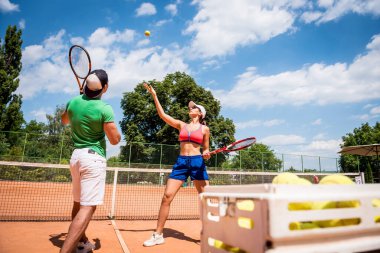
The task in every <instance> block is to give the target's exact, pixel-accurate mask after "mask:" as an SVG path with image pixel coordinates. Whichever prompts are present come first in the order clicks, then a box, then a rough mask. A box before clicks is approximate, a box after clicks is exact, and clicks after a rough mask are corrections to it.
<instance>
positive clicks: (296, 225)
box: [289, 222, 319, 230]
mask: <svg viewBox="0 0 380 253" xmlns="http://www.w3.org/2000/svg"><path fill="white" fill-rule="evenodd" d="M314 228H319V226H318V224H316V223H315V222H291V223H290V224H289V230H304V229H314Z"/></svg>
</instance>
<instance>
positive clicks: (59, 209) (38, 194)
mask: <svg viewBox="0 0 380 253" xmlns="http://www.w3.org/2000/svg"><path fill="white" fill-rule="evenodd" d="M170 172H171V169H154V168H153V169H152V168H120V167H108V168H107V174H106V190H105V198H104V204H103V205H100V206H98V207H97V210H96V212H95V214H94V216H93V219H97V220H101V219H109V218H113V219H127V220H147V219H157V217H158V211H159V208H160V203H161V199H162V196H163V193H164V189H165V183H166V179H167V177H168V176H169V174H170ZM208 173H209V176H210V184H211V185H239V184H262V183H271V182H272V179H273V178H274V177H275V176H276V175H278V174H279V172H244V171H208ZM295 174H297V175H298V176H300V177H303V178H307V179H309V180H310V181H311V180H312V177H313V176H314V175H317V176H318V177H319V178H322V177H323V176H325V175H327V174H331V173H295ZM345 175H347V176H349V177H351V178H354V177H356V176H359V174H358V173H345ZM72 201H73V200H72V193H71V177H70V170H69V165H67V164H66V165H65V164H45V163H28V162H12V161H0V220H1V221H65V220H71V217H70V215H71V207H72ZM198 202H199V200H198V195H197V191H196V189H195V187H194V186H193V185H192V183H191V182H184V184H183V185H182V187H181V189H180V191H179V192H178V193H177V195H176V197H175V198H174V200H173V202H172V204H171V208H170V214H169V217H168V219H198V218H199V206H198V204H199V203H198Z"/></svg>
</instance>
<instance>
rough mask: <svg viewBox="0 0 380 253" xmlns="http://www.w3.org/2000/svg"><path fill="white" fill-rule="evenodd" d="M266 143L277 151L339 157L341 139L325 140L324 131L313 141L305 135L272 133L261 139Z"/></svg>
mask: <svg viewBox="0 0 380 253" xmlns="http://www.w3.org/2000/svg"><path fill="white" fill-rule="evenodd" d="M261 142H262V143H263V144H265V145H268V146H270V147H271V148H274V150H275V152H276V153H283V154H299V155H301V154H302V155H309V156H313V157H316V156H325V157H337V155H338V154H337V153H338V151H339V150H340V144H341V143H342V141H341V140H334V139H331V140H325V135H324V134H323V133H321V134H318V135H316V136H314V138H313V140H312V141H311V142H308V141H307V140H306V138H305V137H303V136H299V135H295V134H290V135H272V136H268V137H265V138H263V139H261Z"/></svg>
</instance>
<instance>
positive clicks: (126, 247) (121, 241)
mask: <svg viewBox="0 0 380 253" xmlns="http://www.w3.org/2000/svg"><path fill="white" fill-rule="evenodd" d="M111 223H112V226H113V229H114V230H115V233H116V236H117V239H118V240H119V243H120V246H121V248H122V249H123V251H124V253H131V252H130V251H129V249H128V246H127V244H125V241H124V240H123V237H122V236H121V233H120V230H119V229H118V227H117V225H116V222H115V220H111Z"/></svg>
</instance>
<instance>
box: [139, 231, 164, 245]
mask: <svg viewBox="0 0 380 253" xmlns="http://www.w3.org/2000/svg"><path fill="white" fill-rule="evenodd" d="M164 242H165V240H164V234H159V233H157V232H154V233H153V235H152V237H151V238H150V239H149V240H146V241H145V242H144V244H143V245H144V246H145V247H150V246H154V245H159V244H163V243H164Z"/></svg>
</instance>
